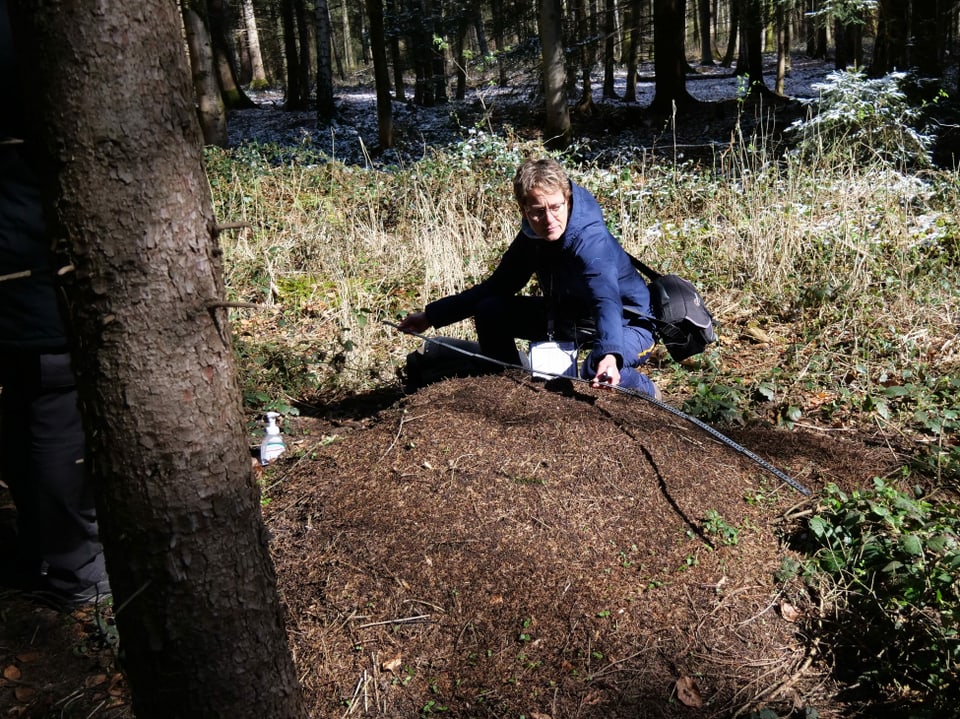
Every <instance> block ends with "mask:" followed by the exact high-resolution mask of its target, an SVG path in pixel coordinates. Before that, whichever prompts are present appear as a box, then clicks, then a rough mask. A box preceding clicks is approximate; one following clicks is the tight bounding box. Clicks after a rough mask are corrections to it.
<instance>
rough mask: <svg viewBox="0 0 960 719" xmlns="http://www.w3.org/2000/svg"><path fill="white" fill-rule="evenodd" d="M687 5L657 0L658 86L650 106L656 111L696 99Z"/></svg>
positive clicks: (655, 51) (655, 63)
mask: <svg viewBox="0 0 960 719" xmlns="http://www.w3.org/2000/svg"><path fill="white" fill-rule="evenodd" d="M683 7H684V2H683V0H654V3H653V12H654V16H653V71H654V75H655V86H656V87H655V91H654V95H653V101H652V102H651V103H650V109H651V110H653V111H655V112H660V113H668V112H671V111H672V109H673V108H674V107H681V106H684V105H690V104H693V102H694V99H693V97H692V96H691V95H690V93H689V92H687V80H686V78H687V58H686V55H685V53H684V50H683V35H684V30H685V27H686V26H685V24H684V14H683Z"/></svg>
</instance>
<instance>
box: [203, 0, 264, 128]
mask: <svg viewBox="0 0 960 719" xmlns="http://www.w3.org/2000/svg"><path fill="white" fill-rule="evenodd" d="M205 2H206V4H207V21H208V24H209V28H210V42H211V44H212V45H213V56H214V57H215V58H216V68H217V72H218V74H219V76H220V90H221V92H222V93H223V104H224V105H226V106H227V108H229V109H231V110H236V109H241V108H251V107H256V103H255V102H254V101H253V100H251V99H250V98H249V97H247V94H246V93H245V92H244V91H243V88H242V87H240V81H239V79H238V76H239V72H238V70H237V59H236V57H235V56H234V53H233V48H232V47H231V46H230V42H229V41H228V40H227V37H228V36H229V34H230V33H229V32H228V29H227V27H228V22H227V11H226V8H225V7H224V4H223V0H205Z"/></svg>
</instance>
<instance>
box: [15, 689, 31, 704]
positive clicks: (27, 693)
mask: <svg viewBox="0 0 960 719" xmlns="http://www.w3.org/2000/svg"><path fill="white" fill-rule="evenodd" d="M36 694H37V690H36V689H34V688H33V687H17V688H16V689H14V690H13V696H15V697H16V699H17V701H18V702H28V701H30V700H31V699H33V698H34V697H35V696H36Z"/></svg>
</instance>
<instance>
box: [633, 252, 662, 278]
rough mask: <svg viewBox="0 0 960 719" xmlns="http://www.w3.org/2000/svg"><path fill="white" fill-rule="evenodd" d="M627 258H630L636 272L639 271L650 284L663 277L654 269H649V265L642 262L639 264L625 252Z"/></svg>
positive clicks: (638, 261)
mask: <svg viewBox="0 0 960 719" xmlns="http://www.w3.org/2000/svg"><path fill="white" fill-rule="evenodd" d="M627 257H629V258H630V262H631V263H633V266H634V267H636V268H637V269H638V270H640V272H642V273H643V274H645V275H646V276H647V279H649V280H650V281H651V282H656V281H657V280H659V279H660V278H661V277H663V274H661V273H660V272H657V271H656V270H655V269H653V268H652V267H650V265H648V264H646V263H644V262H641V261H640V260H638V259H637V258H636V257H634V256H633V255H631V254H630V253H629V252H627Z"/></svg>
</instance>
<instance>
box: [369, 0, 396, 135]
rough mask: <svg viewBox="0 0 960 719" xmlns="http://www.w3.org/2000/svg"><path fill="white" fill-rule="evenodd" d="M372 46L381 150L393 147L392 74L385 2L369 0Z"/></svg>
mask: <svg viewBox="0 0 960 719" xmlns="http://www.w3.org/2000/svg"><path fill="white" fill-rule="evenodd" d="M367 16H368V22H369V23H370V45H371V48H372V50H373V80H374V84H375V85H376V89H377V138H378V139H379V141H380V149H381V150H386V149H387V148H389V147H393V108H392V106H391V100H390V74H389V70H388V68H387V53H386V42H385V38H384V23H383V0H367Z"/></svg>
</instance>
